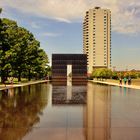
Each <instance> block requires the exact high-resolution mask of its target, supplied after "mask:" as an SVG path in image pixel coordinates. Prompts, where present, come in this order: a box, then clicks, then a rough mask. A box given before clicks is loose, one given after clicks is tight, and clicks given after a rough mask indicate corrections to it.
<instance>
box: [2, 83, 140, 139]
mask: <svg viewBox="0 0 140 140" xmlns="http://www.w3.org/2000/svg"><path fill="white" fill-rule="evenodd" d="M78 139H79V140H139V139H140V90H135V89H128V88H123V87H122V88H120V87H115V86H107V85H101V84H100V85H99V84H92V83H88V84H87V85H82V86H79V85H77V86H73V87H71V86H62V85H61V86H56V85H55V86H52V85H51V84H49V83H44V84H36V85H31V86H25V87H20V88H15V89H8V90H5V91H0V140H78Z"/></svg>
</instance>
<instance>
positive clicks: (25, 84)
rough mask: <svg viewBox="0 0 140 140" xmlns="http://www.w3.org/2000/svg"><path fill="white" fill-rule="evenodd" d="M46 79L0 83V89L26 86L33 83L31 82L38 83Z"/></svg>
mask: <svg viewBox="0 0 140 140" xmlns="http://www.w3.org/2000/svg"><path fill="white" fill-rule="evenodd" d="M47 81H48V80H39V81H30V82H27V83H19V84H13V85H12V84H11V85H9V84H8V85H6V86H5V85H4V84H3V85H0V90H4V89H8V88H13V87H22V86H27V85H33V84H38V83H44V82H47Z"/></svg>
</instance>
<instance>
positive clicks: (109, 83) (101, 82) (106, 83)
mask: <svg viewBox="0 0 140 140" xmlns="http://www.w3.org/2000/svg"><path fill="white" fill-rule="evenodd" d="M89 82H93V83H99V84H105V85H111V86H118V87H126V88H133V89H140V86H135V85H124V84H122V85H120V84H119V83H112V82H104V81H96V80H89Z"/></svg>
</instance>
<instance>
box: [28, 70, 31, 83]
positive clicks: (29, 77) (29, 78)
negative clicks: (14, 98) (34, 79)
mask: <svg viewBox="0 0 140 140" xmlns="http://www.w3.org/2000/svg"><path fill="white" fill-rule="evenodd" d="M28 80H29V81H31V72H30V70H29V75H28Z"/></svg>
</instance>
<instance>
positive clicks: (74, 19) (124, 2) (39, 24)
mask: <svg viewBox="0 0 140 140" xmlns="http://www.w3.org/2000/svg"><path fill="white" fill-rule="evenodd" d="M95 6H99V7H101V8H107V9H110V10H111V17H112V36H111V42H112V46H111V48H112V49H111V50H112V54H111V55H112V67H116V70H125V69H130V70H131V69H139V70H140V63H139V60H140V0H0V7H2V9H3V11H2V14H1V17H5V18H9V19H12V20H16V21H17V23H18V25H19V26H22V27H25V28H26V29H28V30H29V31H30V32H32V33H33V34H34V36H35V37H36V39H37V40H38V41H40V43H41V48H43V49H44V50H45V51H46V53H47V54H48V56H49V61H50V63H51V55H52V53H82V50H83V45H82V44H83V40H82V38H83V37H82V36H83V34H82V22H83V19H84V16H85V12H86V11H87V10H89V9H92V8H94V7H95Z"/></svg>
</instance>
